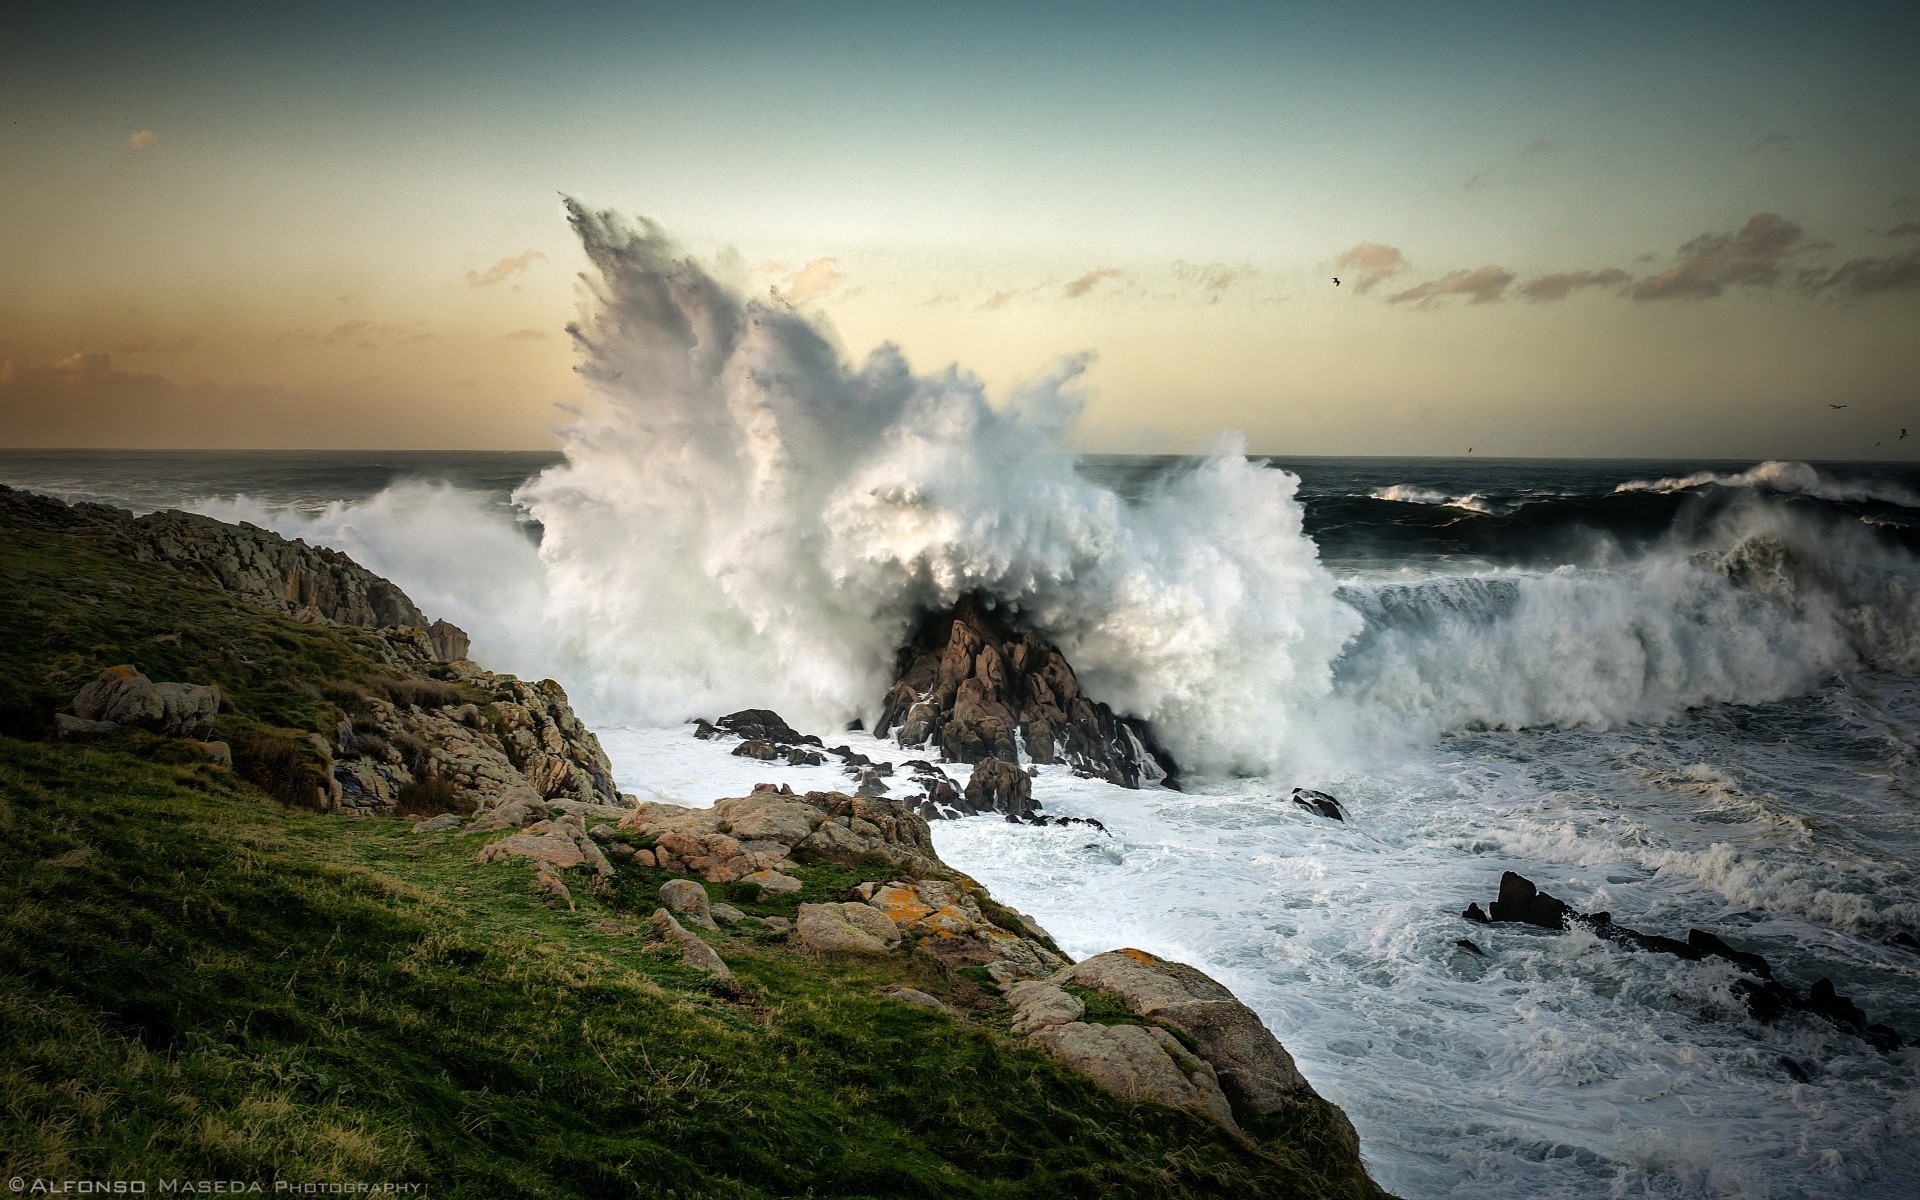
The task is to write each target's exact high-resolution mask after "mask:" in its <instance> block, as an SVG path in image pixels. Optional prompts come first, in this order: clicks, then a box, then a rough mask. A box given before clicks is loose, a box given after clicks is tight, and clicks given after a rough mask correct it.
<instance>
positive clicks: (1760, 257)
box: [1629, 213, 1801, 300]
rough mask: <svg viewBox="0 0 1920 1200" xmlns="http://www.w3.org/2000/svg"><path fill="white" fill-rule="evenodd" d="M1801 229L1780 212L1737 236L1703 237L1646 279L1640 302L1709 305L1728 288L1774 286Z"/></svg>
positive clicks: (1753, 220)
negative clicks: (1675, 301)
mask: <svg viewBox="0 0 1920 1200" xmlns="http://www.w3.org/2000/svg"><path fill="white" fill-rule="evenodd" d="M1800 234H1801V229H1800V226H1798V225H1796V224H1794V223H1793V222H1792V221H1789V220H1787V219H1786V218H1785V217H1783V216H1780V215H1779V214H1778V213H1755V214H1754V215H1753V216H1751V217H1749V218H1748V219H1747V223H1746V224H1745V225H1743V226H1741V227H1740V229H1739V230H1738V231H1737V232H1735V233H1703V234H1701V235H1700V236H1699V237H1697V238H1694V239H1693V240H1692V241H1690V242H1687V243H1685V244H1684V245H1682V246H1681V247H1680V249H1679V251H1678V252H1677V253H1676V254H1675V255H1674V257H1675V258H1676V259H1678V260H1679V261H1677V262H1676V263H1675V264H1674V265H1673V266H1672V267H1669V268H1668V269H1667V270H1665V271H1662V272H1661V273H1660V274H1658V275H1654V276H1650V277H1649V278H1646V279H1642V280H1641V281H1640V282H1639V283H1637V284H1635V285H1634V286H1633V290H1632V292H1631V293H1629V294H1630V295H1631V296H1632V297H1633V298H1634V299H1635V300H1708V299H1712V298H1713V297H1715V296H1718V295H1719V294H1720V293H1721V292H1723V291H1725V290H1726V289H1727V288H1729V287H1733V286H1736V285H1739V286H1745V287H1759V288H1764V287H1771V286H1773V285H1774V284H1776V283H1778V282H1779V281H1780V279H1781V272H1782V268H1783V267H1784V265H1785V261H1786V259H1787V257H1788V256H1789V255H1791V254H1792V253H1794V251H1795V244H1796V243H1797V242H1799V240H1800Z"/></svg>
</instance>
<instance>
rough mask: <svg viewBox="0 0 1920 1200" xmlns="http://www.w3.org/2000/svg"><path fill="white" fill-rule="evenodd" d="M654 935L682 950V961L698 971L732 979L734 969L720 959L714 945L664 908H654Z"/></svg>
mask: <svg viewBox="0 0 1920 1200" xmlns="http://www.w3.org/2000/svg"><path fill="white" fill-rule="evenodd" d="M653 935H654V936H655V937H656V938H659V939H660V940H661V941H663V942H665V943H667V944H668V945H669V946H672V947H673V948H674V949H676V950H678V951H679V952H680V961H681V962H682V963H684V964H685V965H687V966H689V967H692V968H693V969H694V970H696V971H703V972H705V973H706V974H708V975H712V976H715V977H716V978H719V979H732V978H733V971H732V970H730V969H729V968H728V967H727V964H726V963H725V962H723V961H721V959H720V955H719V954H718V953H717V952H716V951H715V950H714V948H713V947H712V946H709V945H707V944H706V942H704V941H702V940H701V939H700V935H699V934H697V933H695V932H693V930H691V929H688V928H686V927H685V926H683V925H681V924H680V922H678V921H676V920H674V919H673V914H672V913H670V912H668V911H667V910H666V909H664V908H656V909H654V910H653Z"/></svg>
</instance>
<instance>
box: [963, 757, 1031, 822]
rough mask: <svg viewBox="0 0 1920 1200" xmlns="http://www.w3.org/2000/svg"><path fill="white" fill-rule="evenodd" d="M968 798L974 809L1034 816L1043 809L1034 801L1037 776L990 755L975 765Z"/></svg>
mask: <svg viewBox="0 0 1920 1200" xmlns="http://www.w3.org/2000/svg"><path fill="white" fill-rule="evenodd" d="M966 799H967V806H968V808H970V809H971V810H972V811H974V812H998V813H1005V814H1007V815H1008V816H1010V817H1030V816H1032V815H1033V814H1034V813H1036V812H1038V811H1039V805H1037V804H1035V803H1034V802H1033V777H1032V776H1030V775H1028V774H1027V773H1026V772H1025V771H1022V770H1021V769H1020V768H1019V767H1016V766H1014V765H1013V764H1012V763H1010V762H1006V761H1004V760H1002V759H998V758H989V759H987V760H986V761H984V762H982V763H980V764H979V765H978V766H976V767H974V768H973V777H972V778H971V779H969V780H967V793H966Z"/></svg>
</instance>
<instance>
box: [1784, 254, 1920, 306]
mask: <svg viewBox="0 0 1920 1200" xmlns="http://www.w3.org/2000/svg"><path fill="white" fill-rule="evenodd" d="M1800 286H1801V288H1802V289H1803V290H1805V291H1807V292H1809V293H1811V294H1813V295H1820V294H1821V293H1824V292H1838V293H1840V294H1841V295H1843V296H1871V295H1874V294H1876V293H1879V292H1899V291H1906V290H1908V289H1909V288H1920V248H1916V249H1913V250H1909V251H1907V252H1906V253H1905V254H1895V255H1890V256H1888V257H1885V258H1856V259H1852V260H1850V261H1848V262H1845V263H1842V264H1841V265H1840V266H1837V267H1834V268H1833V269H1832V270H1815V271H1803V272H1801V274H1800Z"/></svg>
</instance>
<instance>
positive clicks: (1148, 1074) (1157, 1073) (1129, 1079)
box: [1030, 1021, 1239, 1129]
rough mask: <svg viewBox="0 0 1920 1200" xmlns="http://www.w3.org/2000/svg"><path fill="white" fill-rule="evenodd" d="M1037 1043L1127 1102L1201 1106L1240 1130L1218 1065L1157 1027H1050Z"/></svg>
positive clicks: (1072, 1024) (1035, 1036)
mask: <svg viewBox="0 0 1920 1200" xmlns="http://www.w3.org/2000/svg"><path fill="white" fill-rule="evenodd" d="M1030 1040H1031V1041H1032V1042H1033V1043H1034V1044H1035V1045H1037V1046H1039V1047H1041V1048H1042V1049H1044V1050H1045V1051H1046V1052H1047V1053H1049V1054H1051V1055H1052V1056H1053V1057H1054V1058H1056V1059H1058V1060H1059V1061H1060V1062H1062V1063H1064V1064H1066V1065H1067V1066H1069V1067H1071V1068H1073V1069H1074V1070H1076V1071H1078V1072H1080V1073H1081V1074H1082V1075H1085V1076H1086V1077H1087V1078H1089V1079H1091V1080H1093V1082H1095V1083H1097V1084H1099V1085H1100V1086H1101V1087H1103V1088H1105V1089H1106V1090H1107V1091H1109V1092H1112V1093H1113V1094H1114V1095H1116V1096H1119V1097H1121V1098H1122V1099H1125V1100H1148V1101H1152V1102H1154V1103H1156V1104H1167V1105H1172V1106H1174V1107H1184V1108H1196V1109H1199V1110H1200V1111H1201V1112H1203V1113H1205V1114H1207V1115H1208V1116H1210V1117H1212V1118H1213V1119H1214V1120H1216V1121H1218V1122H1220V1123H1221V1124H1222V1125H1225V1126H1226V1127H1228V1128H1229V1129H1238V1128H1239V1126H1238V1125H1236V1124H1235V1123H1234V1120H1233V1108H1232V1106H1230V1105H1229V1104H1228V1103H1227V1098H1226V1096H1225V1094H1224V1093H1223V1092H1222V1091H1221V1088H1220V1081H1219V1079H1218V1078H1217V1077H1216V1075H1215V1072H1214V1069H1213V1068H1212V1067H1211V1066H1209V1065H1208V1064H1207V1063H1206V1062H1205V1061H1204V1060H1202V1059H1200V1058H1198V1057H1196V1056H1195V1055H1194V1054H1192V1053H1191V1052H1190V1051H1188V1050H1187V1048H1186V1047H1184V1046H1182V1045H1181V1044H1180V1042H1179V1039H1177V1038H1175V1037H1174V1036H1173V1035H1172V1034H1170V1033H1168V1032H1167V1031H1166V1030H1164V1029H1161V1028H1159V1027H1157V1026H1147V1025H1086V1024H1082V1023H1080V1022H1078V1021H1073V1022H1069V1023H1067V1024H1064V1025H1048V1026H1046V1027H1044V1028H1042V1029H1040V1030H1039V1031H1037V1032H1036V1033H1034V1034H1033V1035H1032V1038H1031V1039H1030Z"/></svg>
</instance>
